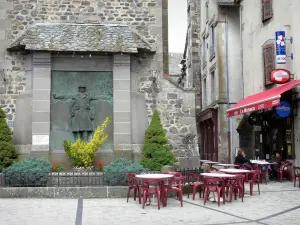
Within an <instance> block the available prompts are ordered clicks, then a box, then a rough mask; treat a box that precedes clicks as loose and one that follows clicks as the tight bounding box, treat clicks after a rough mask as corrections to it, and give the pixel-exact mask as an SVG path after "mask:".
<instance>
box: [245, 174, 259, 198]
mask: <svg viewBox="0 0 300 225" xmlns="http://www.w3.org/2000/svg"><path fill="white" fill-rule="evenodd" d="M260 172H261V171H260V170H253V171H252V173H251V174H250V177H251V178H250V179H249V180H248V182H249V185H250V196H252V194H253V187H254V185H255V184H257V188H258V194H259V195H260V189H259V176H260Z"/></svg>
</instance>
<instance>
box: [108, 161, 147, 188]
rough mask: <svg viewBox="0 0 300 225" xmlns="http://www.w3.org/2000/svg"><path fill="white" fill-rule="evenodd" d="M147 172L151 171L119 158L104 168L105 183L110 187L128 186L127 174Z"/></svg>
mask: <svg viewBox="0 0 300 225" xmlns="http://www.w3.org/2000/svg"><path fill="white" fill-rule="evenodd" d="M147 171H149V170H148V169H145V168H144V167H143V166H141V165H140V164H138V163H133V162H131V161H129V160H127V159H124V158H119V159H116V160H115V161H113V162H112V163H110V164H109V165H108V166H105V167H104V169H103V176H104V183H105V185H109V186H126V185H127V183H126V181H127V176H126V174H127V173H136V174H139V173H141V172H147Z"/></svg>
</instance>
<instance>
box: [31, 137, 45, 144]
mask: <svg viewBox="0 0 300 225" xmlns="http://www.w3.org/2000/svg"><path fill="white" fill-rule="evenodd" d="M32 145H49V135H32Z"/></svg>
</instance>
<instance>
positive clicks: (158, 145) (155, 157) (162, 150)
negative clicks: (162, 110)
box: [140, 111, 175, 171]
mask: <svg viewBox="0 0 300 225" xmlns="http://www.w3.org/2000/svg"><path fill="white" fill-rule="evenodd" d="M140 163H141V165H142V166H144V167H145V168H149V169H151V170H153V171H160V170H161V168H162V167H163V166H165V165H170V166H172V165H173V164H174V163H175V159H174V155H173V153H172V152H171V150H170V146H169V145H168V138H167V136H166V132H165V130H164V129H163V126H162V124H161V121H160V117H159V114H158V112H157V111H155V112H154V114H153V117H152V120H151V123H150V125H149V127H148V128H147V130H146V132H145V140H144V147H143V152H142V160H141V162H140Z"/></svg>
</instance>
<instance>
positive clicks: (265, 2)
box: [261, 0, 273, 22]
mask: <svg viewBox="0 0 300 225" xmlns="http://www.w3.org/2000/svg"><path fill="white" fill-rule="evenodd" d="M272 3H273V0H261V9H262V10H261V12H262V22H265V21H267V20H269V19H271V18H272V17H273V4H272Z"/></svg>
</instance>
